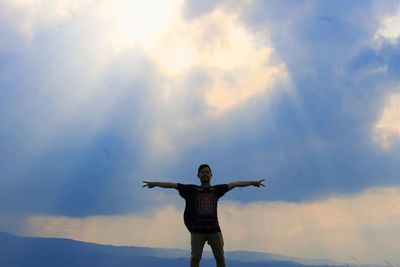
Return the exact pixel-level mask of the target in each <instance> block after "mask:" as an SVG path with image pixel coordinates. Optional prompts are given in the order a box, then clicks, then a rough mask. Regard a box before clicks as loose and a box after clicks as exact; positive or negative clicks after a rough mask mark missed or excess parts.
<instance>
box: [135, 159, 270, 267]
mask: <svg viewBox="0 0 400 267" xmlns="http://www.w3.org/2000/svg"><path fill="white" fill-rule="evenodd" d="M197 177H198V178H199V179H200V182H201V186H198V185H194V184H181V183H171V182H148V181H143V183H145V185H143V187H146V186H147V187H148V188H153V187H155V186H158V187H163V188H175V189H177V190H178V192H179V195H180V196H181V197H183V198H184V199H185V201H186V207H185V211H184V222H185V225H186V228H187V229H188V230H189V232H190V238H191V251H192V252H191V258H190V267H198V266H199V264H200V259H201V255H202V253H203V248H204V244H205V243H206V242H207V243H208V244H209V245H210V247H211V250H212V252H213V255H214V258H215V262H216V264H217V267H225V257H224V248H223V246H224V240H223V237H222V233H221V228H220V226H219V223H218V216H217V202H218V199H219V198H220V197H222V196H223V195H224V194H225V193H226V192H228V191H229V190H231V189H233V188H235V187H244V186H250V185H252V186H257V187H260V186H265V185H264V184H262V182H263V181H264V180H265V179H262V180H257V181H237V182H231V183H229V184H218V185H214V186H212V185H211V184H210V181H211V177H212V172H211V168H210V166H209V165H208V164H201V165H200V166H199V168H198V171H197Z"/></svg>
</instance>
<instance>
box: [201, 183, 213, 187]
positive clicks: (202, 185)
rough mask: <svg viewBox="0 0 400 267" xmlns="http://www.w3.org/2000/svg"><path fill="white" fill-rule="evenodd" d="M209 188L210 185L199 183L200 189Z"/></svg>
mask: <svg viewBox="0 0 400 267" xmlns="http://www.w3.org/2000/svg"><path fill="white" fill-rule="evenodd" d="M210 186H211V185H210V183H201V187H204V188H209V187H210Z"/></svg>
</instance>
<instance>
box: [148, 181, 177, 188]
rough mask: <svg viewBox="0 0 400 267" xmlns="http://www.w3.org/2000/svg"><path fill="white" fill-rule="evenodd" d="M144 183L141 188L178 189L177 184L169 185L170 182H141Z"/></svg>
mask: <svg viewBox="0 0 400 267" xmlns="http://www.w3.org/2000/svg"><path fill="white" fill-rule="evenodd" d="M143 183H145V184H144V185H143V186H142V187H148V188H153V187H156V186H158V187H162V188H178V184H177V183H171V182H148V181H143Z"/></svg>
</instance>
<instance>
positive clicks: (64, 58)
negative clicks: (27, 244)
mask: <svg viewBox="0 0 400 267" xmlns="http://www.w3.org/2000/svg"><path fill="white" fill-rule="evenodd" d="M0 36H1V38H0V120H1V123H0V151H1V152H2V153H1V154H0V170H1V171H0V230H3V231H7V232H11V233H15V234H21V235H29V236H57V237H68V238H74V239H78V240H85V241H90V242H98V243H104V244H115V245H136V246H152V247H170V248H186V249H188V248H189V247H190V246H189V245H190V242H189V235H188V232H187V230H186V229H185V227H184V224H183V218H182V216H183V215H182V213H183V208H184V203H183V199H182V198H180V197H179V195H178V194H177V191H176V190H174V189H160V188H154V189H147V188H142V181H143V180H150V181H169V182H181V183H192V184H198V183H199V181H198V178H197V177H196V172H197V168H198V166H199V165H200V164H202V163H208V164H209V165H210V166H211V169H212V171H213V178H212V183H213V184H219V183H228V182H230V181H236V180H256V179H262V178H266V187H265V188H256V187H248V188H239V189H234V190H233V191H231V192H229V193H228V194H226V195H225V196H224V197H223V198H222V199H221V200H220V202H219V217H220V221H221V227H222V230H223V235H224V240H225V249H226V250H254V251H265V252H272V253H279V254H284V255H288V256H296V257H307V258H330V259H333V260H338V261H342V262H349V263H355V262H354V260H353V258H356V259H358V260H359V261H360V262H365V263H366V262H370V263H384V261H385V260H386V261H389V262H392V263H400V255H399V254H398V251H396V249H395V248H397V247H400V241H399V240H400V239H399V238H396V236H397V237H398V236H400V224H398V223H397V222H399V220H400V206H399V205H398V203H399V202H400V178H399V176H398V174H399V171H400V63H399V62H400V3H399V2H398V1H390V0H386V1H378V0H376V1H361V0H360V1H347V0H346V1H340V0H339V1H324V0H321V1H300V0H299V1H290V0H286V1H273V0H269V1H261V0H259V1H257V0H239V1H237V0H236V1H233V0H225V1H217V0H204V1H194V0H186V1H185V0H171V1H168V2H167V1H162V0H159V1H158V0H147V1H137V0H129V1H128V0H113V1H109V0H82V1H73V0H53V1H45V0H3V1H1V2H0ZM115 226H118V227H115ZM138 229H140V230H138ZM349 255H351V257H350V256H349Z"/></svg>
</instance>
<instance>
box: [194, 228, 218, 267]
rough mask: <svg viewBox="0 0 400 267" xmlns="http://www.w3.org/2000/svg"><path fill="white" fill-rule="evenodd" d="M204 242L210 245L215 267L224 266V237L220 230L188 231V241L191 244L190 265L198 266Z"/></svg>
mask: <svg viewBox="0 0 400 267" xmlns="http://www.w3.org/2000/svg"><path fill="white" fill-rule="evenodd" d="M206 242H207V243H208V244H209V245H210V247H211V250H212V252H213V254H214V258H215V262H216V264H217V267H225V256H224V239H223V237H222V233H221V232H218V233H212V234H199V233H190V243H191V246H192V256H191V258H190V267H199V264H200V260H201V255H202V254H203V248H204V244H205V243H206Z"/></svg>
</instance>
